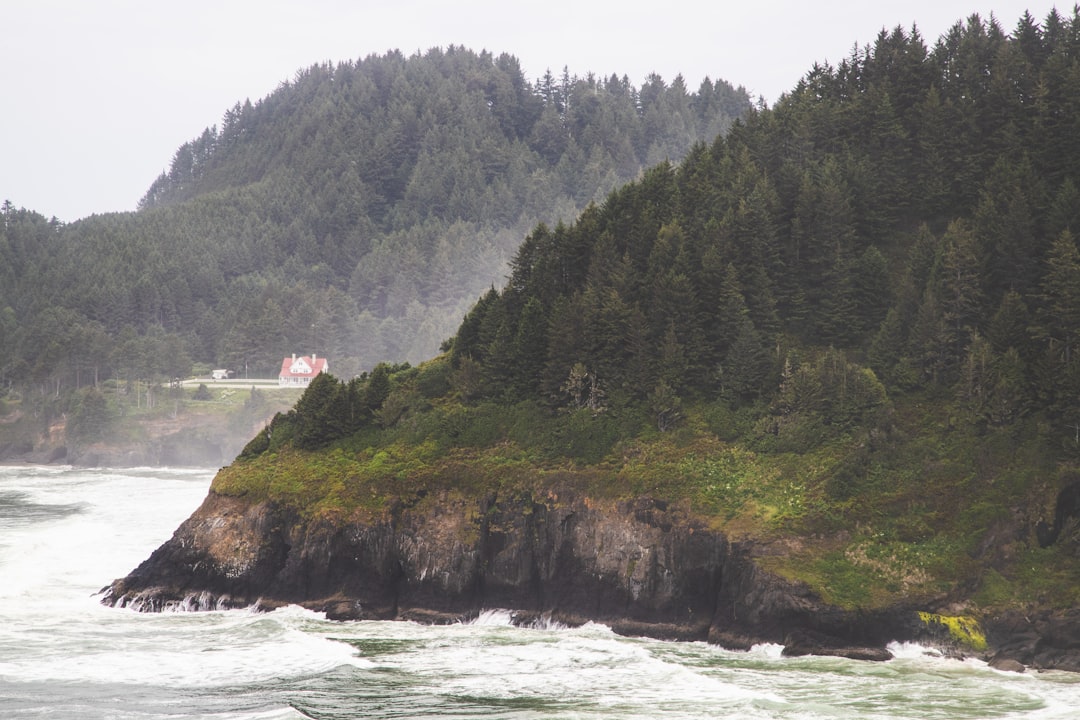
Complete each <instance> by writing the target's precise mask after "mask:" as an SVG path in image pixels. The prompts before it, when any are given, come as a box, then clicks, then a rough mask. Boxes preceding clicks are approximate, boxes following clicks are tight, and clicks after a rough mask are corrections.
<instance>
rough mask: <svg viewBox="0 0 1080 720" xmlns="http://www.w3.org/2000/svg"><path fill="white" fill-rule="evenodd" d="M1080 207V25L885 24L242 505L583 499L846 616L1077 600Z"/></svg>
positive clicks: (303, 432)
mask: <svg viewBox="0 0 1080 720" xmlns="http://www.w3.org/2000/svg"><path fill="white" fill-rule="evenodd" d="M1078 187H1080V12H1077V11H1076V10H1074V11H1073V13H1072V15H1070V16H1068V17H1062V16H1061V15H1059V14H1058V13H1056V12H1053V13H1051V14H1050V15H1049V16H1048V17H1047V18H1046V19H1045V21H1043V22H1042V23H1039V22H1036V21H1035V20H1033V19H1032V18H1031V17H1030V16H1028V15H1025V16H1024V17H1023V18H1021V19H1020V20H1019V21H1018V22H1017V23H1016V25H1015V27H1014V28H1013V30H1012V31H1011V32H1007V31H1005V30H1004V29H1003V28H1002V27H1001V26H1000V25H998V23H997V22H996V21H993V20H991V21H987V20H983V19H981V18H979V17H978V16H972V17H971V18H970V19H968V20H967V21H965V22H960V23H958V24H956V25H955V26H954V27H953V28H952V29H951V30H950V31H949V32H948V33H947V34H945V35H944V36H942V37H941V38H940V39H939V40H937V41H936V42H935V43H934V44H933V45H932V46H928V45H927V44H926V42H924V40H923V39H922V38H921V37H920V36H919V35H918V34H917V33H916V32H907V31H905V30H903V29H900V28H897V29H895V30H893V31H891V32H882V33H881V34H880V35H879V37H878V38H877V39H876V41H875V42H874V43H873V44H872V45H870V46H867V47H864V48H858V49H857V50H856V51H855V52H853V53H852V55H851V56H850V57H848V58H846V59H845V60H843V61H842V62H840V63H839V64H838V65H837V66H835V67H832V66H825V65H819V66H815V67H813V69H812V70H811V71H810V72H809V73H808V74H807V75H806V76H805V78H804V79H803V80H802V81H801V82H799V83H798V85H797V86H796V87H795V88H794V89H793V90H792V91H791V92H790V93H788V94H786V95H785V96H783V97H782V98H781V99H780V100H779V101H778V102H777V104H776V106H775V107H773V108H763V109H759V110H757V111H755V112H753V113H752V114H751V115H750V116H749V117H748V118H747V119H746V121H745V122H740V123H737V124H736V126H735V127H733V129H732V130H731V132H730V133H728V134H727V135H726V136H723V137H720V138H718V139H717V140H715V141H714V142H712V143H711V144H707V145H706V144H700V145H697V146H695V147H694V148H693V149H692V150H691V152H690V154H689V155H688V156H687V157H686V158H685V159H684V160H683V162H682V163H681V164H679V165H673V164H669V163H661V164H659V165H657V166H654V167H652V168H651V169H649V170H648V171H647V172H646V173H645V174H644V175H643V177H641V178H640V179H639V180H636V181H634V182H631V183H629V184H627V185H625V186H622V187H619V188H618V189H616V190H615V191H614V192H612V193H611V194H610V195H609V196H607V197H606V198H605V199H604V200H603V202H602V203H599V204H596V205H593V206H591V207H589V208H588V209H586V210H585V211H584V212H583V213H582V214H581V215H580V216H579V217H578V218H577V219H576V220H575V221H574V222H572V223H569V224H557V225H555V226H548V225H540V226H538V227H536V228H534V229H533V230H532V232H531V233H530V234H529V235H528V237H527V238H526V239H525V242H524V243H523V245H522V246H521V247H520V248H519V249H518V251H517V254H516V256H515V258H514V260H513V263H512V273H511V276H510V278H509V281H508V283H507V284H506V286H505V288H503V289H501V290H496V289H492V290H490V291H489V292H488V293H487V294H486V295H485V296H484V297H483V298H482V299H481V300H480V301H479V302H478V303H477V305H476V306H475V307H474V308H473V309H472V310H471V312H470V313H469V315H468V316H467V317H466V319H465V321H464V322H463V323H462V325H461V327H460V328H459V330H458V332H457V334H456V336H455V337H454V339H453V341H452V343H451V344H450V347H449V350H448V352H447V353H446V354H444V355H443V356H440V357H439V358H437V359H436V360H434V361H432V362H429V363H426V364H424V365H423V366H421V367H420V368H412V369H407V370H402V371H399V372H397V373H393V372H390V371H391V369H389V368H385V367H382V368H379V369H378V370H379V371H378V372H376V373H374V374H373V375H372V376H371V377H370V378H369V379H367V380H366V381H353V382H350V383H348V384H336V383H335V382H334V381H333V379H332V378H321V379H320V380H318V381H317V382H316V383H313V384H312V386H311V388H310V389H309V390H308V391H307V393H306V394H305V396H304V398H303V399H302V400H301V401H300V403H299V404H298V405H297V407H296V409H295V410H294V411H293V412H292V413H290V414H289V415H288V416H279V417H278V418H277V419H276V420H275V422H274V423H273V425H272V427H271V428H270V430H269V431H268V432H267V433H264V434H260V435H259V436H258V437H257V438H255V439H254V440H253V441H252V443H251V444H250V445H249V446H248V448H247V449H246V450H245V453H244V454H243V455H242V456H241V462H239V463H237V464H236V466H234V469H233V470H231V471H230V473H229V474H228V475H227V476H225V477H223V478H222V479H221V482H220V483H219V484H218V485H217V487H218V488H219V491H220V492H226V493H228V492H251V493H253V495H252V496H253V497H255V496H258V497H264V496H269V497H271V498H274V499H276V500H280V501H282V502H285V503H294V504H301V505H307V506H310V505H312V504H314V505H316V506H317V507H325V508H327V509H328V510H327V511H328V512H338V511H340V509H341V507H340V506H341V505H342V504H343V503H344V504H346V506H347V505H348V503H359V504H363V503H365V502H369V501H370V499H371V497H376V493H377V488H380V487H381V488H383V490H382V492H385V493H386V494H391V493H408V492H416V493H421V494H422V492H423V491H424V489H425V488H427V487H428V486H425V485H423V483H424V482H429V485H430V487H442V486H441V485H439V483H445V482H453V483H456V484H457V485H467V484H468V483H469V482H472V483H473V485H472V486H470V487H484V488H487V487H491V488H496V487H498V488H503V490H505V491H506V492H516V491H517V489H516V488H518V486H516V485H514V483H518V484H519V485H521V486H522V487H526V488H529V487H533V488H536V487H540V488H543V487H544V483H545V482H555V480H554V478H556V477H557V478H562V480H561V481H564V482H565V481H566V478H568V477H571V476H572V477H573V478H574V482H577V483H580V484H582V485H583V486H585V487H588V489H589V492H594V493H598V494H608V495H615V496H616V497H621V498H622V497H641V496H647V497H656V498H661V499H662V500H664V501H665V502H673V503H674V502H679V503H686V505H685V507H689V508H691V509H692V510H693V511H694V512H696V513H700V514H702V515H704V516H706V517H707V518H708V521H709V522H710V523H711V526H712V527H714V528H716V529H723V530H725V531H727V532H730V533H732V534H734V535H735V536H738V537H745V536H751V537H758V538H776V537H778V536H779V537H787V538H789V539H790V542H788V544H786V545H784V546H783V550H782V551H780V552H779V553H778V554H774V555H771V556H770V557H769V558H766V559H765V560H763V561H762V562H763V563H767V565H768V567H769V568H770V569H772V570H775V571H779V572H782V573H784V574H785V575H787V576H789V577H792V578H795V579H799V580H802V581H805V582H807V583H809V584H810V586H811V587H813V588H814V589H815V590H816V591H817V592H819V593H821V595H822V596H823V597H825V598H826V599H827V600H829V601H832V602H837V603H840V604H844V605H850V606H868V605H874V604H880V603H884V602H902V601H905V598H906V597H908V596H917V597H920V598H928V597H929V598H935V602H939V603H945V602H948V601H963V602H968V601H972V602H976V603H979V604H981V605H982V606H983V607H990V606H993V607H998V608H1000V607H1001V606H1002V605H1003V604H1004V605H1008V604H1009V603H1014V604H1015V603H1027V602H1030V603H1033V604H1037V605H1042V606H1046V605H1054V606H1060V607H1068V606H1070V604H1072V605H1075V602H1076V600H1077V595H1076V588H1077V583H1076V579H1077V565H1076V554H1077V552H1078V550H1077V548H1080V539H1078V538H1077V537H1075V535H1073V536H1071V537H1072V539H1071V540H1070V543H1071V544H1069V545H1068V547H1067V548H1066V549H1061V550H1045V551H1044V550H1042V549H1041V548H1039V546H1038V544H1036V542H1035V536H1034V533H1033V528H1034V527H1035V526H1036V522H1037V520H1038V519H1039V518H1040V517H1046V518H1050V517H1054V498H1055V497H1056V496H1057V492H1058V490H1059V489H1060V488H1062V487H1064V486H1067V485H1069V484H1070V483H1073V482H1075V481H1076V480H1077V477H1078V467H1080V443H1078V442H1077V438H1078V437H1080V434H1078V433H1077V431H1076V428H1077V427H1078V426H1080V353H1078V352H1077V350H1076V348H1077V344H1078V342H1080V252H1078V247H1077V234H1078V233H1080V191H1078ZM330 444H336V445H335V449H334V450H333V451H327V452H326V453H324V454H323V455H322V456H321V457H320V456H319V455H318V454H313V455H311V456H310V458H311V459H310V460H299V461H298V462H301V463H309V464H310V467H309V466H308V465H305V468H307V469H305V470H304V471H303V472H300V473H299V474H300V475H302V476H304V477H326V478H327V479H326V480H325V482H324V484H323V485H322V486H319V485H318V484H317V483H316V482H315V481H314V480H313V481H312V484H311V485H310V486H305V487H303V488H280V487H278V486H276V485H273V484H272V483H271V480H272V479H273V478H274V477H275V474H274V472H273V467H274V463H275V462H283V461H284V460H283V458H288V459H289V461H290V462H294V461H296V460H295V458H296V457H297V455H295V454H293V455H289V454H287V452H286V451H288V449H289V448H290V447H294V446H295V447H299V448H301V449H314V448H319V447H323V446H326V445H330ZM342 451H344V452H342ZM350 451H351V454H350ZM302 455H303V454H301V456H302ZM462 456H464V457H467V458H469V463H470V464H469V465H468V470H467V471H463V470H461V469H460V467H459V466H458V465H456V464H455V463H458V462H459V461H460V458H461V457H462ZM334 463H338V465H335V464H334ZM316 470H317V471H318V472H316ZM319 472H321V473H323V475H319V474H318V473H319ZM530 472H531V473H533V474H532V475H530V474H529V473H530ZM573 472H577V473H579V474H578V475H572V473H573ZM335 473H337V474H335ZM545 473H548V474H545ZM401 477H408V478H410V480H411V482H413V483H414V485H415V487H414V486H413V485H402V484H401V483H400V482H397V481H394V478H401ZM357 478H359V479H357ZM480 478H486V480H480ZM522 478H526V480H522ZM527 478H533V479H534V480H531V481H530V480H527ZM369 481H370V484H371V485H370V486H371V488H373V489H372V490H371V493H370V494H369V493H368V487H369V484H368V483H369ZM484 482H487V483H489V485H488V486H485V485H483V483H484ZM528 482H535V485H528ZM379 483H383V484H382V485H379ZM320 487H323V488H325V494H323V492H322V491H321V490H320V489H319V488H320ZM1076 487H1080V485H1076V486H1074V490H1075V488H1076ZM418 488H419V489H418ZM501 491H502V490H500V492H501ZM543 492H547V491H546V490H544V491H543ZM395 497H396V496H395ZM1063 497H1064V496H1063ZM1078 509H1080V508H1076V507H1064V506H1059V507H1058V511H1059V512H1058V513H1057V516H1056V522H1055V523H1054V527H1053V528H1049V529H1047V528H1044V532H1043V533H1042V539H1044V540H1052V539H1055V538H1057V537H1058V536H1059V535H1060V534H1061V531H1062V529H1063V528H1068V527H1071V526H1069V525H1066V524H1065V521H1066V520H1067V518H1068V516H1069V515H1070V514H1073V513H1075V512H1076V511H1077V510H1078ZM1066 535H1067V533H1066ZM1062 537H1064V535H1062ZM786 542H787V541H786ZM1014 606H1015V605H1014Z"/></svg>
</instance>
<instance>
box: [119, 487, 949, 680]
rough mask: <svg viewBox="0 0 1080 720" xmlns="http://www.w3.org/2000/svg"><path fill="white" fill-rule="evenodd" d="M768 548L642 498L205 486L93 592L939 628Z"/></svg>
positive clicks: (916, 633)
mask: <svg viewBox="0 0 1080 720" xmlns="http://www.w3.org/2000/svg"><path fill="white" fill-rule="evenodd" d="M765 552H769V548H767V547H765V546H763V545H761V544H760V543H755V542H734V541H731V540H729V539H727V538H726V537H724V536H723V535H722V534H720V533H717V532H714V531H712V530H710V529H709V528H708V527H706V526H705V525H704V524H702V523H701V522H700V521H698V520H696V519H695V518H694V517H692V516H691V515H690V514H689V513H688V512H687V511H686V510H685V509H684V508H683V507H681V506H679V505H677V504H676V505H672V504H667V503H665V502H663V501H661V500H656V499H650V498H641V499H637V500H633V501H621V502H616V501H598V500H594V499H590V498H588V497H586V496H582V495H577V494H564V493H555V492H551V493H549V494H547V495H545V496H544V497H535V496H533V495H531V494H528V493H524V494H519V495H513V496H506V497H500V496H496V495H494V494H491V495H487V496H485V497H480V498H469V497H462V496H458V495H454V494H451V493H445V494H440V495H438V496H434V495H431V496H425V497H423V498H420V499H414V500H413V501H412V502H411V503H410V504H404V503H402V502H391V503H389V504H388V506H387V507H386V508H385V510H384V512H383V513H382V515H381V516H379V517H375V518H368V519H366V520H363V521H359V520H343V519H341V518H337V519H326V518H303V517H300V516H299V515H298V514H297V513H296V512H294V511H291V510H289V509H287V508H284V507H281V506H277V505H275V504H273V503H270V502H260V503H251V502H249V501H247V500H245V499H243V498H236V497H229V496H225V495H220V494H217V493H215V492H211V493H210V495H209V496H208V497H207V498H206V500H205V502H204V503H203V505H202V506H201V507H200V508H199V509H198V510H197V511H196V512H195V513H194V514H193V515H192V516H191V517H190V518H189V519H188V520H187V521H186V522H185V523H184V524H183V525H181V527H180V528H179V529H178V530H177V531H176V533H175V534H174V536H173V537H172V539H170V540H169V541H168V542H166V543H165V544H164V545H162V546H161V547H160V548H159V549H158V550H156V551H155V552H154V553H153V554H152V555H151V557H150V558H149V559H147V560H146V561H145V562H143V563H142V564H141V565H140V566H139V567H138V568H137V569H136V570H135V571H133V572H132V573H131V574H130V575H129V576H128V577H126V578H124V579H122V580H117V581H116V582H114V583H113V584H112V585H111V586H110V587H108V588H107V589H106V591H105V598H104V602H106V603H109V604H113V605H116V606H118V607H132V608H136V609H139V610H151V611H153V610H162V609H167V608H186V609H192V610H198V609H212V608H230V607H246V606H251V605H258V606H260V607H264V608H272V607H275V606H277V605H280V604H284V603H296V604H300V605H303V606H305V607H308V608H312V609H316V610H320V611H325V612H326V613H327V615H328V616H329V617H332V618H339V619H389V618H402V619H417V620H423V621H428V622H444V621H451V620H457V619H461V618H463V617H469V616H471V615H475V614H476V613H478V612H479V611H480V610H482V609H485V608H508V609H512V610H514V611H515V612H516V613H517V617H518V618H519V619H521V620H522V621H527V620H528V619H530V618H535V617H536V616H539V615H545V616H549V617H551V618H553V619H556V620H559V621H561V622H564V623H569V624H575V623H580V622H584V621H586V620H595V621H598V622H602V623H605V624H608V625H610V626H611V627H612V628H613V629H615V630H616V631H617V632H622V633H626V634H635V635H647V636H653V637H661V638H668V639H681V640H709V641H711V642H715V643H719V644H721V645H724V646H726V647H732V648H740V647H741V648H745V647H749V645H750V644H752V643H756V642H782V643H785V644H786V645H787V646H788V651H789V653H791V654H796V653H804V652H813V653H818V654H842V655H847V656H851V657H862V658H869V659H883V658H887V657H889V654H888V651H887V650H886V649H885V645H886V643H888V642H890V641H892V640H914V639H919V640H922V641H924V642H935V641H936V640H942V639H943V638H942V636H940V635H937V636H935V634H934V632H933V628H930V627H928V626H927V625H926V624H925V623H923V622H920V621H919V619H918V614H917V613H916V612H915V611H914V610H913V609H909V608H892V609H889V610H887V611H880V612H858V611H847V610H841V609H837V608H834V607H830V606H828V605H826V604H824V603H823V602H821V600H820V599H819V598H817V597H816V596H815V595H814V594H813V593H812V592H811V591H810V590H809V589H808V588H806V587H804V586H801V585H799V584H795V583H791V582H788V581H785V580H783V579H781V578H779V577H776V576H774V575H771V574H769V573H767V572H765V571H763V570H762V569H761V568H760V567H759V566H758V564H756V563H755V557H757V556H759V555H760V554H762V553H765ZM944 642H945V644H948V642H947V639H945V640H944Z"/></svg>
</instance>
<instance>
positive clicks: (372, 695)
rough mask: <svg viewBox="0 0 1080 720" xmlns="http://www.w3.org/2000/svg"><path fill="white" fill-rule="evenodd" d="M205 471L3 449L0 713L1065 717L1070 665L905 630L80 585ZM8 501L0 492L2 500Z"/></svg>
mask: <svg viewBox="0 0 1080 720" xmlns="http://www.w3.org/2000/svg"><path fill="white" fill-rule="evenodd" d="M210 477H211V473H210V472H209V471H203V472H192V471H168V470H166V471H162V470H152V469H141V470H136V471H111V470H95V471H81V470H75V469H71V468H55V467H49V468H22V469H18V468H10V467H8V468H0V493H4V497H5V498H8V499H11V500H12V503H11V505H10V506H9V505H0V512H6V513H8V516H9V520H10V519H11V518H12V517H13V516H14V514H17V512H18V507H17V506H18V505H19V503H22V504H23V505H22V506H23V507H24V508H29V509H31V510H33V512H32V513H28V514H27V515H24V516H22V517H21V519H19V520H18V521H17V522H15V521H12V522H8V523H3V522H0V576H2V580H3V581H2V582H0V716H2V717H3V718H4V719H5V720H8V719H9V718H16V719H19V720H21V719H22V718H31V717H35V718H36V717H50V718H51V717H59V718H79V719H80V720H104V719H105V718H124V719H125V720H151V718H162V717H169V718H172V719H173V720H190V719H193V718H217V719H219V720H226V719H227V720H297V718H302V717H334V718H350V717H366V718H371V717H428V718H435V717H447V716H455V717H499V718H501V719H503V720H532V719H534V718H538V717H543V718H552V719H553V720H571V719H572V718H573V719H575V720H579V719H580V720H601V719H603V720H608V719H609V718H611V719H614V720H645V719H646V718H648V719H649V720H690V719H697V718H703V717H738V718H740V720H763V719H764V718H769V719H770V720H810V719H814V720H822V719H823V718H830V719H840V718H851V719H853V720H854V719H855V718H858V719H860V720H862V719H863V718H868V719H873V720H888V719H889V718H914V717H928V718H929V717H933V718H941V719H943V720H944V719H948V718H952V717H966V718H974V717H1001V718H1009V719H1011V720H1018V719H1023V720H1028V719H1031V720H1064V719H1065V718H1073V717H1075V712H1076V707H1077V704H1078V702H1077V699H1078V698H1080V676H1077V675H1072V674H1068V673H1025V674H1023V675H1020V674H1015V673H1014V674H1001V673H997V672H996V671H993V670H991V669H990V668H988V667H986V666H985V664H984V663H981V662H978V661H963V662H958V661H955V660H948V659H944V658H940V657H935V656H933V654H932V653H928V649H927V648H924V647H921V646H918V645H910V644H894V645H892V646H890V649H891V650H892V651H893V653H894V655H895V656H896V659H895V660H894V661H893V662H888V663H860V662H857V661H852V660H846V659H843V658H797V659H788V658H783V657H782V656H781V652H782V650H783V648H782V646H780V645H774V644H766V645H758V646H755V647H754V648H753V649H751V650H750V651H747V652H733V651H728V650H724V649H722V648H719V647H716V646H711V645H707V644H705V643H666V642H660V641H655V640H648V639H641V638H625V637H620V636H618V635H616V634H615V633H613V632H612V631H611V629H610V628H608V627H606V626H604V625H600V624H592V623H590V624H586V625H584V626H581V627H575V628H566V627H562V626H559V625H558V624H557V623H550V622H547V621H545V620H544V619H543V618H540V619H539V620H538V622H536V623H533V624H532V625H531V626H529V627H517V626H515V625H516V624H517V623H518V622H519V621H517V620H515V618H514V616H513V614H512V613H511V612H509V611H506V610H496V609H493V610H488V611H486V612H484V613H482V614H481V615H480V616H479V617H478V618H476V620H474V621H472V622H470V623H462V624H457V625H448V626H436V627H429V626H424V625H419V624H415V623H393V622H354V623H335V622H330V621H327V620H326V619H325V617H324V616H323V615H321V614H318V613H312V612H310V611H307V610H303V609H301V608H298V607H286V608H281V609H279V610H276V611H274V612H272V613H258V612H254V611H252V610H228V611H220V610H218V611H212V612H199V613H165V614H141V613H135V612H130V611H123V610H116V609H112V608H108V607H104V606H102V605H100V604H99V602H98V599H97V598H95V597H94V593H95V592H97V591H98V590H99V589H100V588H101V586H103V585H105V584H107V583H108V582H109V581H111V580H112V579H113V578H115V577H119V576H122V575H124V574H126V573H127V572H128V571H130V570H131V569H132V568H134V567H135V566H136V565H137V564H138V563H139V562H141V561H142V560H143V559H145V558H146V557H147V556H148V555H149V554H150V552H151V551H152V550H153V549H154V548H155V547H157V546H158V545H159V544H160V543H161V542H163V541H164V540H166V539H167V538H168V537H169V536H170V534H171V533H172V531H173V530H174V529H175V527H176V525H177V524H179V522H181V521H182V520H183V519H184V518H186V517H187V516H188V515H189V514H190V513H191V511H192V510H194V509H195V507H197V506H198V504H199V502H201V500H202V498H203V496H204V495H205V492H206V488H207V485H208V484H209V480H210ZM5 502H7V501H5Z"/></svg>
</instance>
